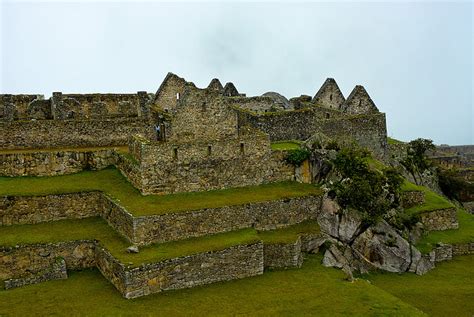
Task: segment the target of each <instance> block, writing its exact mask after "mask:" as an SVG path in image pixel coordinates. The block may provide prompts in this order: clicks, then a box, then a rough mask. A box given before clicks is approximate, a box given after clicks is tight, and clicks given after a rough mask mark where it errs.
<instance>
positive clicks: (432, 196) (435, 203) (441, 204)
mask: <svg viewBox="0 0 474 317" xmlns="http://www.w3.org/2000/svg"><path fill="white" fill-rule="evenodd" d="M402 191H421V192H424V193H425V202H424V203H423V204H421V205H418V206H413V207H411V208H408V209H406V212H407V213H408V214H420V213H424V212H428V211H433V210H439V209H446V208H453V207H455V206H454V205H453V204H452V203H451V202H450V201H449V200H448V199H447V198H445V197H443V196H441V195H438V194H436V193H435V192H433V191H431V190H429V189H428V188H426V187H423V186H417V185H415V184H413V183H410V182H408V181H405V182H404V183H403V185H402Z"/></svg>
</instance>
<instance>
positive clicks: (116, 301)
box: [0, 255, 472, 316]
mask: <svg viewBox="0 0 474 317" xmlns="http://www.w3.org/2000/svg"><path fill="white" fill-rule="evenodd" d="M320 262H321V256H320V255H312V256H309V257H308V258H307V259H306V260H305V263H304V264H303V267H302V268H301V269H289V270H275V271H268V272H265V273H264V274H263V275H261V276H257V277H252V278H246V279H242V280H235V281H230V282H225V283H215V284H212V285H207V286H202V287H196V288H192V289H185V290H178V291H169V292H165V293H161V294H153V295H149V296H145V297H141V298H137V299H133V300H127V299H124V298H122V297H121V296H120V294H119V293H118V292H117V291H116V290H115V289H114V288H113V286H112V285H111V284H110V283H109V282H108V281H107V280H105V279H104V278H103V277H102V276H101V275H100V273H99V272H98V271H97V270H86V271H83V272H72V273H70V276H69V279H67V280H58V281H51V282H45V283H41V284H37V285H31V286H26V287H22V288H17V289H13V290H9V291H0V315H17V316H26V315H28V316H30V315H32V314H34V315H48V316H49V315H69V316H71V315H72V316H76V315H88V316H118V315H120V316H150V315H153V316H314V315H318V316H341V315H350V316H381V315H384V316H423V313H422V312H420V311H419V310H418V309H416V308H414V307H413V306H411V305H409V304H406V303H405V302H403V301H401V300H400V299H398V298H397V297H395V296H393V295H391V294H389V293H388V292H386V291H384V290H382V289H380V288H378V287H376V286H374V285H373V284H370V283H368V282H366V281H364V280H359V281H356V282H354V283H349V282H346V281H344V280H343V278H344V274H343V273H342V272H341V271H340V270H337V269H333V268H325V267H323V266H322V265H321V264H320ZM395 278H396V277H395ZM467 287H471V288H472V284H471V285H470V286H469V285H468V286H467ZM466 300H468V299H467V298H466ZM33 303H34V304H33ZM32 305H33V306H32ZM33 307H34V309H32V308H33ZM452 308H453V309H461V307H457V306H454V307H452Z"/></svg>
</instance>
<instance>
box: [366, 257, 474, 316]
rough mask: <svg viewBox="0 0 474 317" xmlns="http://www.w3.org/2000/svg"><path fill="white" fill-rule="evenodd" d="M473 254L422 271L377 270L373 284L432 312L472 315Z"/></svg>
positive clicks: (448, 314)
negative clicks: (381, 271)
mask: <svg viewBox="0 0 474 317" xmlns="http://www.w3.org/2000/svg"><path fill="white" fill-rule="evenodd" d="M473 263H474V255H471V256H460V257H456V258H454V259H453V260H452V261H449V262H441V263H437V264H436V269H434V270H432V271H430V272H428V273H427V274H426V275H423V276H417V275H415V274H393V273H380V274H375V275H372V276H370V277H369V279H370V280H371V281H372V282H373V283H374V284H375V286H377V287H380V288H381V289H384V290H385V291H387V292H389V293H391V294H393V295H395V296H397V297H398V298H400V299H402V300H403V301H405V302H407V303H409V304H411V305H413V306H416V307H418V308H419V309H421V310H423V311H424V312H426V313H428V314H429V315H432V316H473V314H474V300H473V299H474V283H473V276H474V265H473Z"/></svg>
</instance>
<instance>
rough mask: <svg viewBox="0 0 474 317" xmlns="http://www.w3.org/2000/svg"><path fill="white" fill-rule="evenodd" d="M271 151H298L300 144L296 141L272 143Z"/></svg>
mask: <svg viewBox="0 0 474 317" xmlns="http://www.w3.org/2000/svg"><path fill="white" fill-rule="evenodd" d="M271 147H272V150H276V151H290V150H298V149H300V147H301V145H300V142H297V141H278V142H273V143H272V144H271Z"/></svg>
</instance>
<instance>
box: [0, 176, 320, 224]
mask: <svg viewBox="0 0 474 317" xmlns="http://www.w3.org/2000/svg"><path fill="white" fill-rule="evenodd" d="M95 190H100V191H103V192H105V193H106V194H107V195H109V196H110V197H112V198H113V199H114V200H116V201H117V202H118V203H120V204H121V205H122V206H124V207H125V208H126V209H127V210H128V211H130V212H131V213H132V214H134V215H135V216H142V215H152V214H164V213H168V212H180V211H187V210H196V209H202V208H217V207H222V206H230V205H240V204H246V203H253V202H262V201H271V200H276V199H282V198H293V197H302V196H310V195H320V194H321V190H320V189H319V188H317V187H316V186H314V185H311V184H300V183H296V182H281V183H272V184H266V185H260V186H248V187H240V188H231V189H225V190H214V191H207V192H195V193H180V194H172V195H161V196H160V195H149V196H143V195H141V194H140V192H139V191H138V190H137V189H136V188H134V187H133V186H132V185H131V184H130V183H129V182H128V181H127V180H126V178H125V177H123V176H122V175H121V174H120V172H119V171H118V170H117V169H115V168H108V169H105V170H102V171H94V172H93V171H84V172H81V173H77V174H72V175H63V176H53V177H15V178H9V177H0V196H7V195H11V196H39V195H48V194H64V193H74V192H81V191H82V192H86V191H95Z"/></svg>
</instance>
